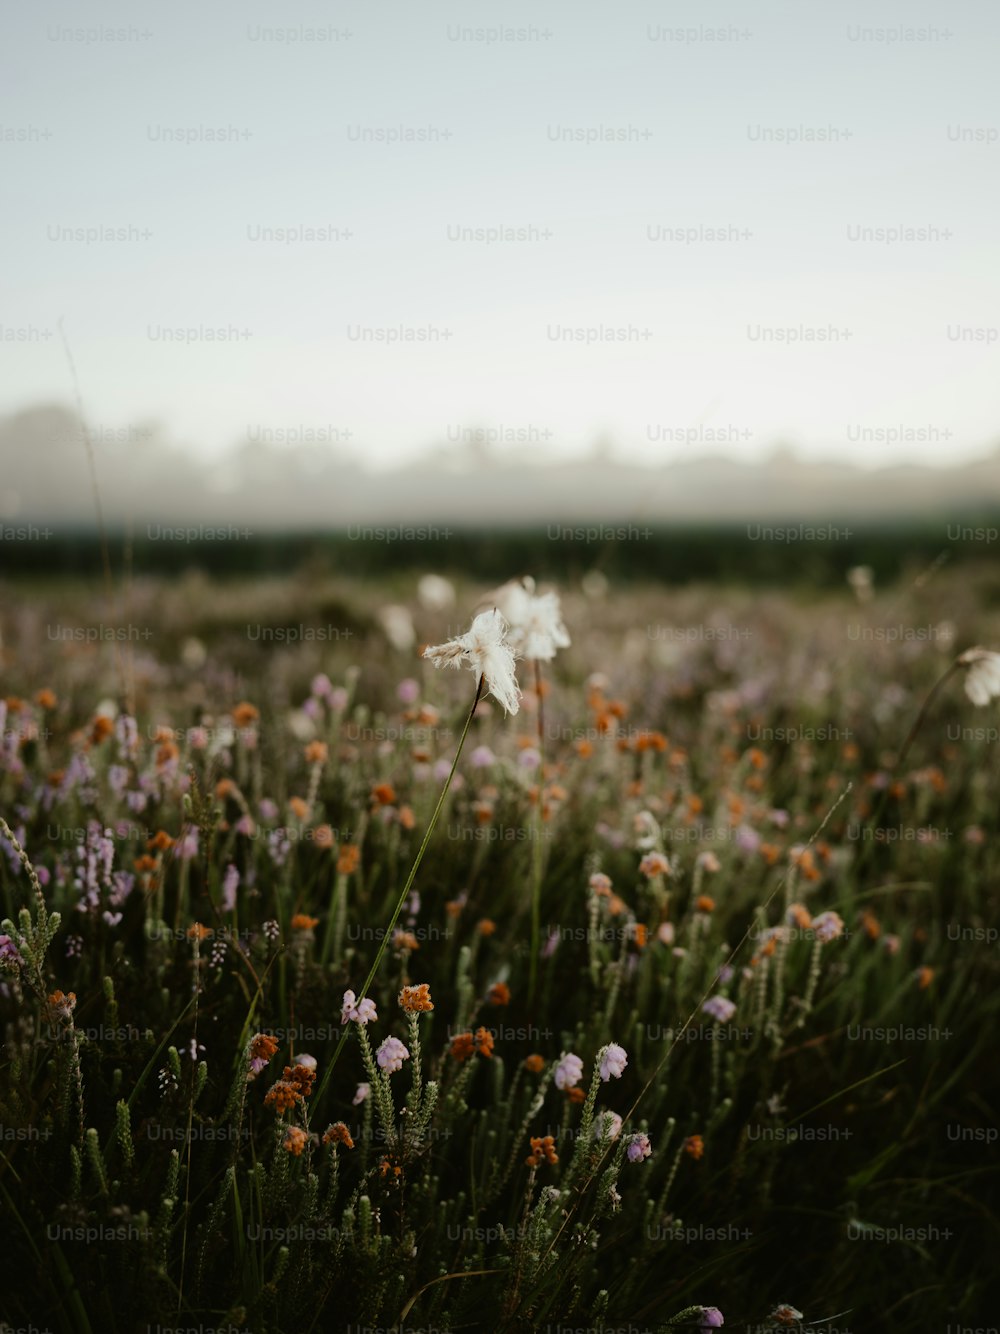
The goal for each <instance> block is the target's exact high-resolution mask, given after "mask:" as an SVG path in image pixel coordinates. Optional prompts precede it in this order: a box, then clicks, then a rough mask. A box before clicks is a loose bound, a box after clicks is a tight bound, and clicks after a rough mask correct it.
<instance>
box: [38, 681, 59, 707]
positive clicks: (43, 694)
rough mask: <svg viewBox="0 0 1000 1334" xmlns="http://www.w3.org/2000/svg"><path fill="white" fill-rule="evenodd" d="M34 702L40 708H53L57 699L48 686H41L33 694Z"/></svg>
mask: <svg viewBox="0 0 1000 1334" xmlns="http://www.w3.org/2000/svg"><path fill="white" fill-rule="evenodd" d="M35 703H36V704H37V705H38V707H39V708H40V709H54V708H55V707H56V704H57V703H58V700H57V699H56V696H55V692H54V691H52V690H50V689H49V688H48V686H43V687H42V689H41V690H39V692H38V694H37V695H36V696H35Z"/></svg>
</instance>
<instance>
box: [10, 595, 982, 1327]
mask: <svg viewBox="0 0 1000 1334" xmlns="http://www.w3.org/2000/svg"><path fill="white" fill-rule="evenodd" d="M4 592H5V597H4V608H3V612H2V649H0V652H2V658H0V665H2V671H3V685H2V691H0V719H2V721H0V741H2V745H0V815H2V817H3V820H4V823H3V826H2V837H0V895H2V905H0V906H2V913H0V916H2V917H3V919H4V920H3V923H2V926H0V933H2V934H0V969H2V971H0V1020H2V1024H3V1049H2V1056H0V1139H2V1144H0V1216H2V1220H3V1221H2V1230H3V1245H2V1247H0V1314H2V1315H3V1317H4V1319H5V1320H6V1322H7V1323H8V1324H9V1325H10V1326H12V1327H15V1328H24V1329H26V1328H35V1329H38V1330H50V1331H53V1334H98V1331H102V1332H103V1331H108V1332H109V1334H110V1332H114V1334H117V1332H119V1331H121V1332H122V1334H124V1332H125V1331H134V1330H159V1331H163V1334H165V1332H166V1331H167V1330H176V1329H197V1330H199V1331H201V1334H204V1331H207V1330H210V1329H212V1330H214V1329H225V1330H246V1331H255V1332H256V1331H275V1332H278V1331H281V1332H283V1334H284V1332H288V1334H291V1332H292V1331H295V1332H296V1334H299V1332H301V1331H307V1330H317V1331H325V1330H341V1329H347V1330H350V1331H351V1334H377V1331H379V1330H388V1329H393V1330H399V1331H413V1332H414V1334H415V1332H416V1331H420V1330H423V1331H431V1330H433V1331H441V1332H443V1331H459V1330H476V1329H488V1330H496V1331H521V1330H524V1331H529V1330H545V1331H549V1334H570V1332H571V1331H577V1330H587V1331H598V1330H600V1331H606V1334H610V1331H612V1330H628V1331H630V1332H636V1334H637V1332H638V1331H649V1332H650V1334H652V1332H653V1331H660V1330H663V1329H667V1328H674V1329H681V1328H687V1329H690V1330H694V1331H697V1330H699V1329H702V1330H703V1329H712V1328H717V1327H719V1326H721V1325H723V1324H724V1325H725V1327H726V1328H727V1329H729V1328H732V1329H737V1330H739V1329H744V1330H746V1331H748V1332H749V1331H751V1330H752V1331H755V1332H756V1331H759V1332H760V1334H764V1331H769V1330H781V1329H808V1330H817V1331H827V1334H835V1332H836V1331H841V1332H843V1331H857V1332H858V1334H860V1332H861V1331H868V1330H880V1331H890V1330H892V1331H896V1330H899V1331H903V1330H921V1331H934V1330H940V1331H941V1334H946V1331H958V1330H961V1329H963V1328H971V1327H983V1326H988V1325H989V1321H990V1315H991V1306H990V1299H991V1286H990V1285H991V1282H992V1281H993V1280H994V1270H995V1261H994V1260H993V1258H992V1257H993V1256H994V1255H995V1252H996V1247H997V1244H998V1242H1000V1218H998V1212H997V1208H996V1199H997V1177H996V1169H997V1142H998V1137H1000V1121H998V1117H997V1101H996V1093H997V1082H998V1081H997V1075H996V1061H995V1057H994V1054H993V1047H994V1044H995V1034H996V1031H997V1029H996V1024H997V1019H998V1011H1000V986H998V984H1000V967H998V950H997V941H998V931H997V920H998V919H997V912H996V907H997V892H996V884H997V879H996V877H997V860H996V854H995V851H994V848H995V829H996V811H997V790H998V789H997V781H996V780H997V777H998V764H997V755H998V753H1000V752H998V747H997V743H998V741H1000V730H998V728H1000V723H998V716H997V709H998V705H997V700H996V695H997V693H998V686H1000V680H998V673H997V670H996V667H997V659H995V658H994V657H993V656H992V655H991V653H990V652H988V651H987V652H985V653H979V654H971V655H970V654H968V652H967V651H968V650H970V649H973V648H976V647H977V646H985V647H986V649H987V650H990V649H992V648H998V649H1000V600H998V592H1000V585H998V584H997V582H996V578H995V575H993V574H992V573H991V572H990V571H989V570H988V569H984V570H979V571H973V572H971V573H970V572H969V571H960V570H954V571H948V570H941V571H938V572H936V575H935V577H934V578H933V579H923V578H917V579H913V578H910V577H907V578H905V579H903V578H900V580H899V581H898V582H897V583H895V584H894V585H892V586H890V587H886V588H884V589H883V588H881V587H878V588H875V587H873V586H872V583H871V580H870V578H868V577H867V576H866V575H865V574H864V572H855V573H854V575H853V577H852V580H851V582H850V584H849V585H845V586H844V588H843V591H842V592H841V591H834V592H830V593H826V594H823V595H822V596H819V595H816V596H805V595H798V594H795V595H792V594H788V593H784V592H781V591H780V590H779V589H777V588H770V589H764V590H761V589H756V590H752V591H748V590H741V589H739V588H737V587H734V586H733V587H726V588H720V587H714V586H687V587H685V588H683V589H664V588H662V587H656V586H654V585H653V584H652V583H650V584H648V585H634V584H632V585H628V586H624V585H623V586H621V587H617V586H615V585H613V584H609V583H608V581H607V580H606V579H604V578H603V577H601V576H596V575H594V576H588V577H587V578H586V579H584V580H583V581H582V583H581V582H580V581H574V582H573V583H572V584H566V585H564V586H562V587H561V588H559V589H555V588H552V587H551V586H548V585H546V584H545V583H544V581H540V582H539V585H538V588H536V587H535V586H534V584H533V582H532V581H530V580H528V581H520V580H519V581H517V582H516V583H511V584H509V585H506V586H505V587H503V588H502V589H499V590H495V589H491V588H488V587H486V586H485V585H472V584H471V583H467V582H463V581H461V580H459V581H458V582H457V584H454V583H452V582H449V581H448V580H445V579H443V578H441V577H439V576H433V575H432V576H425V577H423V578H418V576H417V575H416V574H411V575H408V574H400V575H397V576H395V577H393V578H385V579H382V580H379V581H374V580H367V581H365V582H364V583H363V584H362V583H361V582H359V581H354V582H352V581H351V580H350V579H349V578H346V577H334V576H330V575H324V576H322V577H309V576H307V575H302V576H289V577H288V578H286V579H281V580H279V579H273V580H266V581H264V580H260V581H254V582H253V583H250V582H246V583H241V582H239V581H238V580H230V581H226V582H224V583H213V582H212V581H210V580H209V579H208V578H207V577H205V576H202V575H189V576H186V577H184V578H180V579H177V580H174V581H172V582H170V583H165V582H160V581H157V580H156V579H153V578H150V579H146V580H136V581H135V582H134V583H133V584H132V585H131V587H130V589H129V594H128V601H127V605H122V606H116V607H114V608H113V609H112V608H111V607H109V606H108V605H107V603H105V602H104V601H103V600H102V599H100V598H98V597H95V596H94V594H93V593H92V592H88V591H86V590H85V589H84V588H83V587H82V586H81V587H75V586H73V585H72V584H71V582H70V581H68V580H62V581H51V582H47V583H42V582H36V583H35V584H29V583H28V581H22V582H20V583H18V584H16V585H14V584H8V585H7V587H6V588H5V590H4ZM494 609H496V610H494ZM427 645H431V646H433V647H431V648H430V649H429V650H427V649H426V646H427ZM960 655H964V656H961V657H960ZM449 667H454V668H457V670H453V671H450V670H447V669H448V668H449ZM439 668H442V669H444V670H438V669H439ZM943 677H947V679H945V680H944V681H942V678H943ZM939 683H940V684H939ZM915 724H916V726H915ZM994 1294H995V1290H994ZM996 1311H1000V1303H998V1304H997V1305H996V1306H994V1307H992V1313H993V1323H994V1324H995V1323H996V1315H995V1313H996Z"/></svg>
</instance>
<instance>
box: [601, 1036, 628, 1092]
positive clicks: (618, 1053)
mask: <svg viewBox="0 0 1000 1334" xmlns="http://www.w3.org/2000/svg"><path fill="white" fill-rule="evenodd" d="M597 1059H598V1063H599V1065H600V1071H601V1078H602V1079H603V1080H604V1082H605V1084H606V1083H607V1082H608V1080H609V1079H610V1078H611V1077H612V1075H613V1076H614V1078H615V1079H621V1077H622V1073H623V1071H624V1069H625V1067H626V1066H627V1065H628V1056H627V1055H626V1054H625V1048H624V1047H619V1045H618V1043H617V1042H609V1043H608V1045H607V1046H606V1047H602V1048H601V1050H600V1051H599V1052H598V1053H597Z"/></svg>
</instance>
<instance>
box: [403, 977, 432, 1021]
mask: <svg viewBox="0 0 1000 1334" xmlns="http://www.w3.org/2000/svg"><path fill="white" fill-rule="evenodd" d="M399 1003H400V1005H401V1007H402V1008H403V1009H404V1010H408V1011H409V1012H410V1013H411V1014H423V1013H425V1012H426V1011H427V1010H433V1009H434V1002H433V1001H432V1000H431V989H430V984H429V983H427V982H419V983H418V984H417V985H416V986H413V987H404V988H403V989H402V991H401V992H400V993H399Z"/></svg>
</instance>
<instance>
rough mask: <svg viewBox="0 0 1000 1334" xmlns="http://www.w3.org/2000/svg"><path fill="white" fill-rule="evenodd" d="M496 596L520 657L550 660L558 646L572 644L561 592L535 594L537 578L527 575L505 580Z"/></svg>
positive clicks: (512, 643)
mask: <svg viewBox="0 0 1000 1334" xmlns="http://www.w3.org/2000/svg"><path fill="white" fill-rule="evenodd" d="M494 597H495V599H496V604H497V606H498V607H499V608H500V610H501V611H502V612H503V614H504V615H505V616H506V617H507V620H508V621H509V622H510V643H511V647H512V648H513V649H514V652H515V653H516V654H517V655H518V656H519V657H522V658H528V659H529V660H532V661H533V660H536V659H541V660H542V661H545V662H547V661H548V660H549V659H550V658H554V657H555V656H556V649H557V648H569V642H570V640H569V635H568V633H567V631H566V627H565V625H563V621H562V612H561V610H560V608H559V594H558V593H541V594H539V595H538V596H536V594H535V581H534V579H532V578H530V577H525V579H524V580H523V581H522V582H521V583H518V582H517V580H515V579H512V580H511V582H510V583H508V584H504V586H503V587H502V588H499V589H497V591H496V593H495V594H494Z"/></svg>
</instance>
